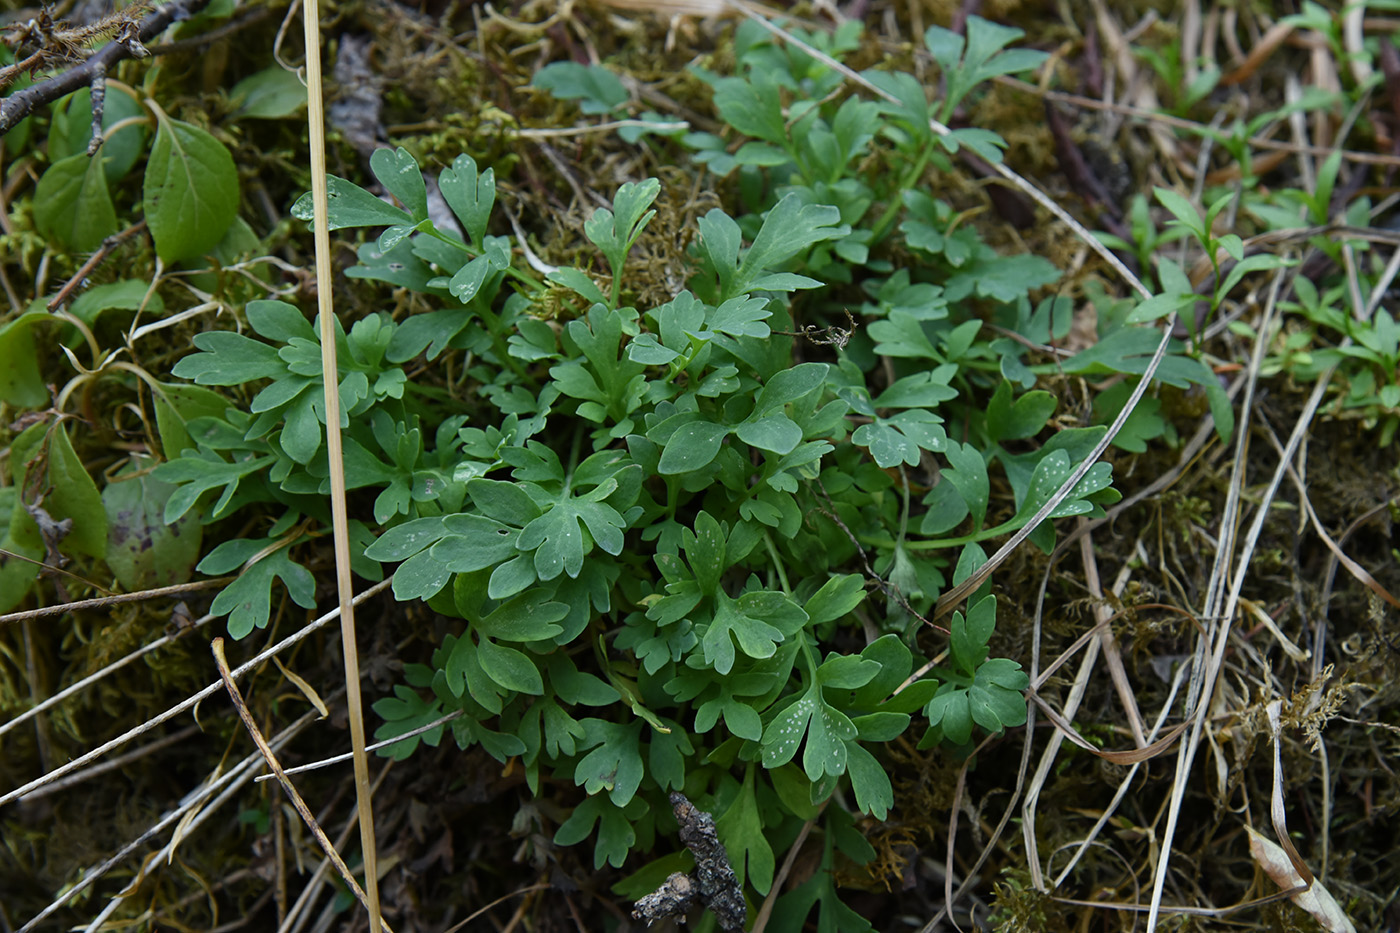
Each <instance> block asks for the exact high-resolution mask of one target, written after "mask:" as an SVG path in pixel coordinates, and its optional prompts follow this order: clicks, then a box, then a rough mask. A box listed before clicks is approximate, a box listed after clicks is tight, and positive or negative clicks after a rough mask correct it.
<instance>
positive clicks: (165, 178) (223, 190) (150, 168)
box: [143, 118, 238, 263]
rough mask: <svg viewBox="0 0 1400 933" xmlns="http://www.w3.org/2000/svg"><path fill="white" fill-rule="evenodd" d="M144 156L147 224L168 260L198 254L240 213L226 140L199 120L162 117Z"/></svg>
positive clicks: (162, 254) (236, 175) (231, 160)
mask: <svg viewBox="0 0 1400 933" xmlns="http://www.w3.org/2000/svg"><path fill="white" fill-rule="evenodd" d="M158 122H159V127H158V128H157V130H156V141H155V144H154V145H153V146H152V147H151V155H150V158H149V159H148V160H147V162H146V181H145V189H144V195H143V197H144V205H145V212H146V226H147V227H148V228H149V229H150V231H151V238H152V239H153V240H155V244H156V252H157V254H159V256H160V258H161V259H162V260H164V261H165V262H167V263H172V262H175V261H177V260H180V259H189V258H192V257H195V256H200V255H202V254H204V253H206V252H208V251H209V250H211V249H213V247H214V245H215V244H217V243H218V242H219V241H220V240H221V239H223V236H224V232H225V231H227V230H228V228H229V225H230V224H232V223H233V220H234V218H235V217H237V216H238V170H237V169H236V168H234V165H233V156H231V155H229V151H228V150H227V149H225V148H224V145H223V143H221V142H219V141H218V140H217V139H215V138H214V137H213V136H211V135H209V134H208V133H207V132H205V131H204V130H202V129H200V128H199V127H197V126H192V125H190V124H189V123H183V122H181V121H179V120H171V119H168V118H166V119H162V120H160V121H158Z"/></svg>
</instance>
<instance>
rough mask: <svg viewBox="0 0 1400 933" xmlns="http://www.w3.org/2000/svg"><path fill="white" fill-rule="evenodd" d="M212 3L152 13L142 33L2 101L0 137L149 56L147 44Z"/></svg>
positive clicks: (190, 2)
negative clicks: (125, 64)
mask: <svg viewBox="0 0 1400 933" xmlns="http://www.w3.org/2000/svg"><path fill="white" fill-rule="evenodd" d="M208 4H209V0H173V2H171V3H167V4H166V5H165V6H163V7H161V8H160V9H158V10H155V11H154V12H152V13H151V14H150V15H149V16H147V17H146V18H145V19H144V20H142V21H141V27H140V29H139V30H134V31H129V32H126V33H125V34H121V35H118V36H117V38H116V39H114V40H113V41H111V42H109V43H107V44H106V45H104V46H103V47H102V48H100V49H98V50H97V51H96V52H94V53H93V54H92V55H91V56H90V57H88V58H87V59H86V60H85V61H83V62H82V63H81V64H78V65H74V66H73V67H72V68H70V69H68V70H67V71H64V72H62V73H60V74H56V75H54V76H53V77H51V78H48V79H47V80H45V81H41V82H39V83H38V84H35V85H31V86H30V87H27V88H25V89H24V90H22V91H16V92H15V93H13V94H11V95H10V96H8V97H5V98H0V136H3V135H4V134H5V133H7V132H9V130H11V129H13V128H14V126H15V125H16V124H17V123H19V121H20V120H23V119H24V118H25V117H27V116H29V115H30V114H31V113H33V112H34V110H35V109H37V108H39V107H42V106H43V105H44V104H48V103H52V102H53V101H56V100H58V99H59V98H60V97H62V96H64V95H65V94H70V93H72V92H73V91H76V90H78V89H79V88H84V87H89V86H92V85H93V83H94V82H100V81H101V78H102V76H103V75H105V74H106V73H108V72H109V71H111V69H112V66H114V65H115V64H116V63H117V62H120V61H122V60H124V59H127V58H141V57H144V56H145V55H148V54H150V53H149V52H148V51H147V50H146V48H145V43H146V42H150V41H151V40H153V39H155V37H156V36H158V35H160V34H161V33H162V32H164V31H165V29H166V27H167V26H169V25H170V24H171V23H173V22H175V21H176V20H179V19H186V18H188V17H189V16H192V15H193V14H195V13H198V12H199V11H200V10H202V9H204V7H206V6H208Z"/></svg>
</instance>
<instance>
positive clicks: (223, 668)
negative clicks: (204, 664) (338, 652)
mask: <svg viewBox="0 0 1400 933" xmlns="http://www.w3.org/2000/svg"><path fill="white" fill-rule="evenodd" d="M210 649H211V650H212V651H213V653H214V663H215V664H217V665H218V666H219V678H220V679H221V681H222V682H223V685H224V689H225V690H227V691H228V695H229V699H231V700H232V701H233V707H234V709H236V710H237V711H238V717H239V718H240V719H242V720H243V726H244V728H246V729H247V730H248V735H249V736H251V737H252V739H253V742H254V743H255V744H256V745H257V746H258V751H259V752H261V753H262V756H263V760H264V761H266V762H267V766H268V767H269V768H271V769H272V773H273V774H275V775H277V780H278V782H279V783H281V785H282V789H283V790H285V791H286V792H287V796H288V797H290V798H291V801H292V806H294V807H296V811H297V813H298V815H300V816H301V818H302V821H303V822H305V823H306V826H307V828H308V829H310V830H311V833H312V835H314V836H315V837H316V842H317V844H318V845H320V847H321V850H322V851H323V852H325V853H326V857H327V858H329V859H330V860H331V863H332V864H333V865H335V868H336V871H338V872H340V877H341V880H343V881H344V882H345V884H346V886H348V887H349V888H350V891H351V893H353V894H354V895H355V897H356V898H357V899H358V900H359V901H360V903H361V904H364V905H365V907H366V908H369V902H368V898H367V897H366V895H365V892H364V889H363V888H361V887H360V885H359V882H357V881H356V880H355V876H354V875H353V874H351V872H350V869H349V867H348V866H347V865H346V864H345V861H344V859H342V858H341V857H340V853H339V852H337V851H336V850H335V846H333V845H331V841H330V839H329V838H327V837H326V832H325V830H323V829H322V828H321V824H320V823H318V822H317V821H316V817H315V816H313V815H312V813H311V808H310V807H308V806H307V805H306V801H305V800H302V799H301V794H299V793H297V789H296V786H295V785H294V784H292V782H291V779H289V778H288V777H287V774H286V772H284V771H283V770H282V765H281V763H280V762H278V760H277V756H276V755H275V754H274V753H273V751H272V748H271V747H270V746H269V745H268V744H267V739H265V738H263V736H262V732H261V731H260V730H259V729H258V724H257V723H256V722H254V721H253V714H252V713H250V712H248V705H247V704H246V703H244V702H243V695H242V694H241V693H239V692H238V685H237V684H235V683H234V682H233V674H232V672H231V671H230V670H229V667H228V661H227V660H226V659H225V658H224V640H223V638H222V637H220V638H215V639H214V641H213V643H212V644H211V645H210ZM373 867H374V863H373V862H372V861H371V860H370V859H369V858H366V859H365V860H364V869H365V872H366V876H367V877H368V873H369V872H370V871H372V870H373ZM378 919H379V923H380V924H381V925H382V926H383V928H384V930H385V931H387V933H393V930H391V929H390V928H389V925H388V924H387V923H384V918H383V917H380V918H378Z"/></svg>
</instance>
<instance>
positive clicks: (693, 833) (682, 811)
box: [632, 791, 748, 930]
mask: <svg viewBox="0 0 1400 933" xmlns="http://www.w3.org/2000/svg"><path fill="white" fill-rule="evenodd" d="M671 808H672V809H673V810H674V811H675V814H676V822H678V823H679V824H680V827H681V842H684V843H685V845H686V848H688V849H689V850H690V851H691V852H692V853H693V854H694V855H695V877H694V878H692V877H691V876H690V875H684V874H681V873H680V872H674V873H672V875H671V876H670V877H669V878H667V879H666V881H665V883H664V884H662V885H661V887H659V888H657V889H656V890H655V891H653V892H651V893H650V894H648V895H646V896H645V897H643V898H642V899H641V900H639V901H637V904H636V906H635V907H634V908H633V910H632V916H633V917H635V918H637V919H638V920H645V921H646V922H647V923H648V924H651V923H653V922H655V921H657V920H661V919H663V918H665V917H671V916H680V917H681V918H682V919H684V917H685V912H686V911H687V910H689V909H690V907H691V905H692V904H694V903H695V901H696V900H697V899H698V900H699V901H700V902H701V903H702V904H704V905H705V906H707V907H709V908H710V910H712V911H714V912H715V919H717V920H718V921H719V926H720V929H722V930H742V929H743V928H744V918H745V916H746V915H747V912H748V905H747V903H746V902H745V901H744V891H743V888H742V887H741V886H740V885H739V878H738V876H737V875H735V874H734V869H733V867H732V866H731V865H730V864H729V854H728V853H727V852H725V850H724V845H723V844H721V843H720V841H719V837H718V836H717V835H715V819H714V817H712V816H710V814H708V813H706V812H704V811H703V810H699V809H697V808H696V806H695V805H694V804H693V803H691V802H690V801H689V800H687V799H686V796H685V795H684V794H682V793H679V792H677V791H673V792H672V793H671Z"/></svg>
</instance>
